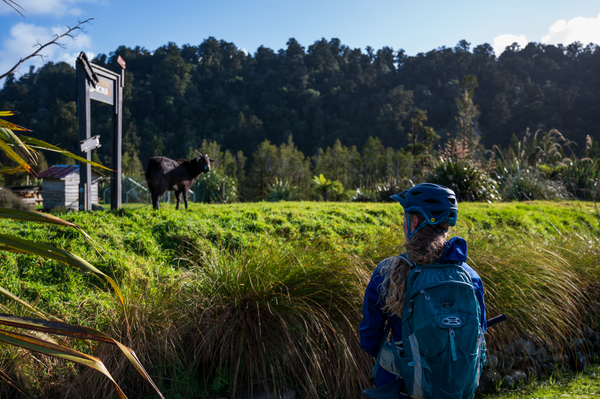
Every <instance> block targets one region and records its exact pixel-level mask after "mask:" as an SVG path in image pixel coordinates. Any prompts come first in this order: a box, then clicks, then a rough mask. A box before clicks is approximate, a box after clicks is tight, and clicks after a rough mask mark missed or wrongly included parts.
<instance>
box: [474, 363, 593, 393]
mask: <svg viewBox="0 0 600 399" xmlns="http://www.w3.org/2000/svg"><path fill="white" fill-rule="evenodd" d="M598 396H600V366H599V365H595V366H592V367H589V368H588V369H587V370H586V371H585V372H582V373H576V374H571V373H568V374H564V375H562V376H559V377H551V378H549V379H548V380H546V381H541V382H540V381H537V382H534V383H533V384H531V385H528V386H524V387H521V388H519V389H514V390H502V391H501V392H500V393H497V394H493V395H484V396H483V398H484V399H562V398H571V399H590V398H596V397H598Z"/></svg>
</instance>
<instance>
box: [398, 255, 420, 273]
mask: <svg viewBox="0 0 600 399" xmlns="http://www.w3.org/2000/svg"><path fill="white" fill-rule="evenodd" d="M398 257H400V258H401V259H402V260H403V261H405V262H406V263H408V265H409V266H410V268H411V269H412V268H414V267H415V266H416V265H417V264H416V263H415V262H413V261H412V260H410V259H409V258H408V254H407V253H406V252H403V253H401V254H400V255H398Z"/></svg>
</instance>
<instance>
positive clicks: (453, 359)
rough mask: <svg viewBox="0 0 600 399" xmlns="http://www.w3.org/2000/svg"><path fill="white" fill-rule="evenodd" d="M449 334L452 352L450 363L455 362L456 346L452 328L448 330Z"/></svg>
mask: <svg viewBox="0 0 600 399" xmlns="http://www.w3.org/2000/svg"><path fill="white" fill-rule="evenodd" d="M448 332H449V333H450V349H451V350H452V361H453V362H455V361H456V346H455V345H454V335H455V334H454V328H451V329H450V330H448Z"/></svg>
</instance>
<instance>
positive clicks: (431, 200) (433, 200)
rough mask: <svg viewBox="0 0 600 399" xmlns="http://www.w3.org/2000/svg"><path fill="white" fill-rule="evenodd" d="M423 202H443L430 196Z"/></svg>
mask: <svg viewBox="0 0 600 399" xmlns="http://www.w3.org/2000/svg"><path fill="white" fill-rule="evenodd" d="M423 202H426V203H428V204H441V202H440V201H438V200H436V199H435V198H428V199H426V200H423Z"/></svg>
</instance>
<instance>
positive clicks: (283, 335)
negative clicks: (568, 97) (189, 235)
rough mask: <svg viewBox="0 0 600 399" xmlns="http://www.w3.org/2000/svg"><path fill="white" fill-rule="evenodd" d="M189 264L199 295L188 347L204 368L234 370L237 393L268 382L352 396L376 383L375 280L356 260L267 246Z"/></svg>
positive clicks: (308, 248) (202, 256) (193, 257)
mask: <svg viewBox="0 0 600 399" xmlns="http://www.w3.org/2000/svg"><path fill="white" fill-rule="evenodd" d="M188 260H189V262H190V264H191V267H190V271H189V275H188V278H190V279H193V280H195V281H196V282H197V288H198V290H197V292H196V297H195V298H194V299H193V302H194V303H196V304H197V305H196V307H195V308H192V309H191V316H192V317H193V318H194V320H195V322H194V325H195V326H197V328H196V329H195V330H193V331H191V334H190V336H189V339H190V340H191V342H188V345H189V347H190V348H193V349H191V350H193V351H194V354H193V357H194V358H196V359H198V360H199V361H200V362H201V364H202V367H204V368H206V369H211V368H212V369H218V370H226V371H227V373H228V376H227V377H228V378H227V379H228V382H229V384H230V388H231V389H232V390H236V389H237V388H238V385H239V384H242V385H247V386H255V385H256V384H257V383H260V384H262V385H264V387H265V388H267V389H269V388H270V389H281V388H282V387H283V386H291V387H293V388H296V389H298V388H300V390H301V391H302V392H303V393H304V394H305V395H306V397H311V398H316V397H318V396H319V392H321V394H322V393H323V392H325V393H327V395H328V396H329V397H352V396H356V394H357V392H360V391H361V387H362V386H365V385H366V379H367V378H368V375H369V371H370V368H371V362H370V359H369V358H368V357H367V356H366V354H365V353H364V352H363V351H362V350H361V349H360V347H359V341H358V337H357V333H358V331H357V329H356V326H357V324H358V323H359V321H360V318H361V312H360V309H361V303H362V295H363V287H364V284H365V283H366V279H368V277H369V276H368V275H366V273H364V272H363V269H362V268H361V267H358V266H353V265H352V263H351V262H349V258H348V257H346V256H344V255H342V254H341V253H339V252H334V251H328V250H322V249H320V248H319V247H318V245H317V246H315V245H314V244H312V245H304V246H302V245H289V244H284V243H282V242H280V241H277V240H273V239H262V240H260V241H258V242H256V244H255V245H253V246H251V247H250V248H247V249H246V250H244V251H233V252H230V251H227V250H226V249H222V248H221V249H211V250H209V251H206V252H203V251H201V250H196V251H194V252H190V253H189V254H188ZM213 377H214V376H213Z"/></svg>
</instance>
